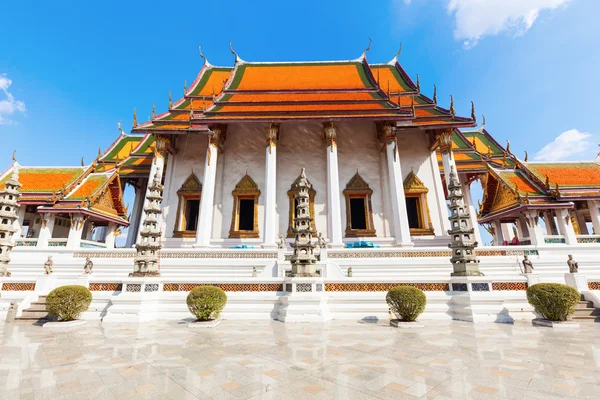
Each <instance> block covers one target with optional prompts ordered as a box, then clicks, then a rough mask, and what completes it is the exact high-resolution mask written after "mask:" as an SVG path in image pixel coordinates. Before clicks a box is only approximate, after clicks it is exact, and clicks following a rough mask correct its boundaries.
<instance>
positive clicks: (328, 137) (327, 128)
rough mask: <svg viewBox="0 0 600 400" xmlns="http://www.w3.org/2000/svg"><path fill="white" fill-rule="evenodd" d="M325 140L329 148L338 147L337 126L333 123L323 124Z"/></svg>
mask: <svg viewBox="0 0 600 400" xmlns="http://www.w3.org/2000/svg"><path fill="white" fill-rule="evenodd" d="M323 139H324V140H325V144H326V145H327V147H329V146H331V147H333V146H337V126H335V124H334V123H333V122H324V123H323Z"/></svg>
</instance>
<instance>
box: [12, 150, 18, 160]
mask: <svg viewBox="0 0 600 400" xmlns="http://www.w3.org/2000/svg"><path fill="white" fill-rule="evenodd" d="M16 153H17V151H16V150H13V152H12V160H13V162H17V157H15V154H16Z"/></svg>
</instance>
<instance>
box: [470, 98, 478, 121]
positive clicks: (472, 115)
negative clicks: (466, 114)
mask: <svg viewBox="0 0 600 400" xmlns="http://www.w3.org/2000/svg"><path fill="white" fill-rule="evenodd" d="M471 119H472V120H473V122H477V116H475V103H474V102H473V101H471Z"/></svg>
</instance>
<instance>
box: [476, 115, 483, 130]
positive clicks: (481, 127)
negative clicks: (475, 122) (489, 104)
mask: <svg viewBox="0 0 600 400" xmlns="http://www.w3.org/2000/svg"><path fill="white" fill-rule="evenodd" d="M481 119H483V121H482V122H481V126H480V127H479V128H477V132H480V133H483V130H484V129H485V115H483V114H481Z"/></svg>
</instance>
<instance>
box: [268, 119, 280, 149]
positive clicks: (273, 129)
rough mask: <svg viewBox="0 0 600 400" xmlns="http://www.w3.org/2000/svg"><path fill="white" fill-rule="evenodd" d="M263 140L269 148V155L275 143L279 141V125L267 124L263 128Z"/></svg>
mask: <svg viewBox="0 0 600 400" xmlns="http://www.w3.org/2000/svg"><path fill="white" fill-rule="evenodd" d="M265 139H266V141H267V146H268V147H269V154H271V150H272V149H273V147H275V146H276V145H277V141H278V140H279V124H269V126H267V127H266V128H265Z"/></svg>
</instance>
